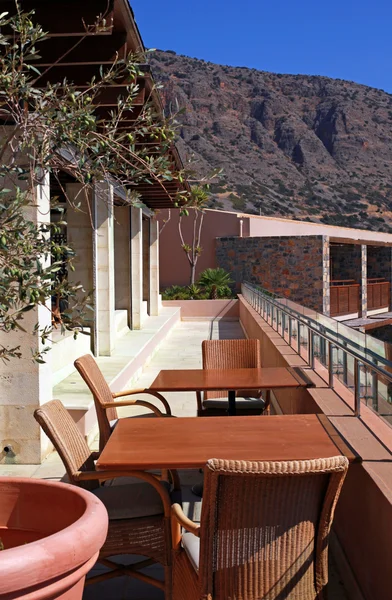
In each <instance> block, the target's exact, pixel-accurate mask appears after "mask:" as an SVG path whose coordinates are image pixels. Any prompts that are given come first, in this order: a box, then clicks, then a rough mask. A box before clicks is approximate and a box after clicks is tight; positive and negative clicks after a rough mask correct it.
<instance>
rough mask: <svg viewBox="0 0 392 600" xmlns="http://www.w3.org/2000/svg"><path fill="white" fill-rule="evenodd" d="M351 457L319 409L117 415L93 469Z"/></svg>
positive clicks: (192, 465)
mask: <svg viewBox="0 0 392 600" xmlns="http://www.w3.org/2000/svg"><path fill="white" fill-rule="evenodd" d="M339 454H344V455H345V456H347V458H348V459H349V460H350V461H354V460H356V459H357V458H358V457H356V456H355V455H354V454H353V453H352V452H351V450H350V448H349V447H348V446H347V445H346V444H345V442H344V440H343V439H342V438H341V437H340V435H339V434H338V433H337V431H336V430H335V429H334V427H333V426H332V425H331V423H330V422H329V421H328V419H327V418H326V417H325V416H324V415H274V416H268V417H257V416H253V417H232V418H231V419H228V418H227V417H208V418H205V419H200V418H198V417H189V418H178V419H175V418H172V419H170V418H166V419H163V418H162V419H120V420H119V422H118V424H117V426H116V428H115V430H114V431H113V433H112V435H111V436H110V438H109V441H108V442H107V444H106V446H105V448H104V450H103V452H102V454H101V456H100V458H99V460H98V462H97V464H96V468H97V470H101V471H102V470H107V469H110V470H116V471H127V470H142V471H145V470H147V469H199V468H203V467H204V466H205V464H206V462H207V460H208V459H210V458H221V459H235V460H247V461H252V460H253V461H271V460H279V461H280V460H282V461H284V460H307V459H312V458H327V457H330V456H336V455H339Z"/></svg>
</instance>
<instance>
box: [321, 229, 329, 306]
mask: <svg viewBox="0 0 392 600" xmlns="http://www.w3.org/2000/svg"><path fill="white" fill-rule="evenodd" d="M322 243H323V313H324V315H326V316H328V317H329V315H330V313H331V275H330V273H331V268H330V259H331V256H330V246H329V237H328V236H326V235H323V242H322Z"/></svg>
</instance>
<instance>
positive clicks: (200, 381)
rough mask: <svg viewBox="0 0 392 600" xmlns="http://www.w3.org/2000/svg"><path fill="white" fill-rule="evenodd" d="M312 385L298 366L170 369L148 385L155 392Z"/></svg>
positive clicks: (267, 388)
mask: <svg viewBox="0 0 392 600" xmlns="http://www.w3.org/2000/svg"><path fill="white" fill-rule="evenodd" d="M311 385H313V384H312V382H311V381H309V380H307V378H306V375H305V374H304V372H303V371H301V370H300V369H295V368H290V367H272V368H270V367H264V368H261V369H185V370H181V369H173V370H162V371H160V372H159V374H158V376H157V377H156V379H155V380H154V381H153V383H152V385H150V387H149V389H150V390H153V391H155V392H198V391H206V390H215V391H227V390H247V389H248V390H254V389H257V390H272V389H278V388H296V387H301V386H303V387H309V386H311Z"/></svg>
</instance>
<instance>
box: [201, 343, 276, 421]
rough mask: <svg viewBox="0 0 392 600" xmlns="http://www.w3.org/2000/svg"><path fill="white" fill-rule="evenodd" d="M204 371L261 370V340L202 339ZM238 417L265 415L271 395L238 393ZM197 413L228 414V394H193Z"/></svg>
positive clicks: (209, 414)
mask: <svg viewBox="0 0 392 600" xmlns="http://www.w3.org/2000/svg"><path fill="white" fill-rule="evenodd" d="M201 348H202V357H203V369H252V368H260V367H261V359H260V340H205V341H204V342H202V345H201ZM236 396H237V398H238V400H237V401H236V407H237V414H238V415H260V414H262V413H263V412H268V410H269V404H270V392H269V391H267V392H266V394H265V399H263V398H262V397H261V391H260V390H238V391H237V394H236ZM196 398H197V414H198V416H199V417H202V416H221V415H225V414H227V409H228V407H229V401H228V398H227V392H204V394H203V396H202V395H201V393H200V392H196Z"/></svg>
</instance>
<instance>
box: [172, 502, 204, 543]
mask: <svg viewBox="0 0 392 600" xmlns="http://www.w3.org/2000/svg"><path fill="white" fill-rule="evenodd" d="M171 511H172V518H173V520H174V521H176V522H177V523H178V524H179V525H180V526H181V527H183V528H184V529H186V530H187V531H189V533H193V535H195V536H196V537H200V525H199V524H198V523H195V522H194V521H192V520H191V519H188V517H187V516H186V515H185V514H184V511H183V510H182V508H181V506H180V505H179V504H173V505H172V507H171Z"/></svg>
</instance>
